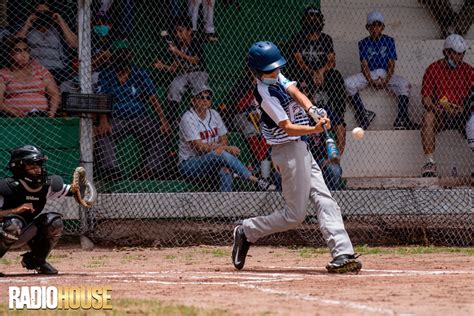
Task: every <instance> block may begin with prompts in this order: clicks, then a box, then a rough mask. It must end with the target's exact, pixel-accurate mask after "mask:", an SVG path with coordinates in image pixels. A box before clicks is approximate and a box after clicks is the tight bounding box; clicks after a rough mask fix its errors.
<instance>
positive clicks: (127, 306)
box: [0, 297, 232, 316]
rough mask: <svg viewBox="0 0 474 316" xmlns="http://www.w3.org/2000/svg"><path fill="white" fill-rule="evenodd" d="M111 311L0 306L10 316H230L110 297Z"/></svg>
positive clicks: (196, 308)
mask: <svg viewBox="0 0 474 316" xmlns="http://www.w3.org/2000/svg"><path fill="white" fill-rule="evenodd" d="M111 303H112V307H113V309H112V310H109V311H100V310H97V311H92V310H89V311H85V310H75V311H74V310H69V311H66V310H65V311H61V310H58V311H48V310H44V311H42V310H39V311H34V312H33V313H32V311H27V310H19V311H11V310H9V309H8V305H4V304H2V305H0V315H12V316H27V315H31V314H33V315H35V316H36V315H38V316H49V315H60V316H70V315H71V316H73V315H89V314H91V315H104V316H121V315H147V316H148V315H150V316H151V315H176V316H178V315H183V316H224V315H232V313H230V312H229V311H226V310H221V309H203V308H198V307H194V306H189V305H168V304H165V303H163V302H158V301H156V300H145V299H115V300H114V299H113V297H112V301H111Z"/></svg>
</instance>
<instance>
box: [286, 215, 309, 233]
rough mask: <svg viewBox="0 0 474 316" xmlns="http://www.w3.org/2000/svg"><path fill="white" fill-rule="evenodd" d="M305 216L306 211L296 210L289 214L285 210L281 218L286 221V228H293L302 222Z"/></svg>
mask: <svg viewBox="0 0 474 316" xmlns="http://www.w3.org/2000/svg"><path fill="white" fill-rule="evenodd" d="M305 217H306V212H298V213H291V214H290V213H288V212H287V213H286V214H285V216H283V219H284V220H285V222H286V227H287V229H293V228H296V227H297V226H298V225H300V224H301V223H303V221H304V219H305Z"/></svg>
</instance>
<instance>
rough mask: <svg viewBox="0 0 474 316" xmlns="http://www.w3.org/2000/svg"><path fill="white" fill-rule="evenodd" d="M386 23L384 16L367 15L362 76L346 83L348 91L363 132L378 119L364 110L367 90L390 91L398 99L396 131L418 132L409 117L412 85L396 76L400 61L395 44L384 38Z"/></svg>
mask: <svg viewBox="0 0 474 316" xmlns="http://www.w3.org/2000/svg"><path fill="white" fill-rule="evenodd" d="M384 21H385V19H384V16H383V14H382V13H380V12H378V11H373V12H370V13H369V14H368V16H367V24H366V28H367V30H368V31H369V33H370V36H368V37H366V38H364V39H363V40H361V41H360V42H359V57H360V62H361V68H362V72H361V73H358V74H355V75H353V76H350V77H348V78H347V79H346V80H345V86H346V91H347V93H348V94H349V97H350V99H351V102H352V105H353V106H354V110H355V112H356V118H357V120H358V121H359V124H360V126H361V127H362V128H363V129H367V128H368V127H369V125H370V123H371V122H372V121H373V120H374V118H375V113H374V112H372V111H368V110H366V109H365V106H364V104H363V102H362V99H361V98H360V95H359V91H360V90H362V89H364V88H365V87H367V86H370V87H372V88H374V89H388V90H390V91H391V92H393V93H394V94H395V95H396V96H397V97H398V115H397V118H396V119H395V122H394V123H393V126H394V128H395V129H418V128H419V126H418V125H417V124H414V123H412V122H411V121H410V119H409V117H408V103H409V95H410V88H411V85H410V83H409V82H408V81H407V80H406V79H405V78H403V77H401V76H398V75H396V74H395V73H394V71H395V61H396V60H397V51H396V48H395V40H394V39H393V38H392V37H390V36H387V35H384V34H382V32H383V30H384V28H385V24H384V23H385V22H384Z"/></svg>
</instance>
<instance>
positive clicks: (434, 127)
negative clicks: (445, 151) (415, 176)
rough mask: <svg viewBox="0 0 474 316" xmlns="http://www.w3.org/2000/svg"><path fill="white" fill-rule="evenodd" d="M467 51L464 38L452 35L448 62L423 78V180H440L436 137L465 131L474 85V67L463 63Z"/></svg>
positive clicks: (429, 70) (435, 66)
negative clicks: (471, 91)
mask: <svg viewBox="0 0 474 316" xmlns="http://www.w3.org/2000/svg"><path fill="white" fill-rule="evenodd" d="M466 49H467V45H466V42H465V40H464V38H462V36H460V35H458V34H451V35H450V36H448V37H447V38H446V40H445V42H444V50H443V54H444V58H443V59H440V60H438V61H436V62H434V63H432V64H431V65H429V66H428V68H427V69H426V71H425V74H424V76H423V83H422V88H421V96H422V103H423V106H424V107H425V113H424V114H423V125H422V129H421V142H422V145H423V151H424V153H425V156H426V163H425V165H424V166H423V170H422V176H423V177H436V176H437V174H436V162H435V159H434V152H435V144H436V140H435V136H436V133H437V132H438V131H441V130H443V129H459V130H460V131H462V130H463V129H464V125H465V123H466V119H467V115H468V109H467V106H468V99H469V91H470V89H471V87H472V86H473V82H474V80H473V79H474V75H473V74H474V73H473V67H472V66H471V65H469V64H467V63H465V62H463V58H464V54H465V52H466Z"/></svg>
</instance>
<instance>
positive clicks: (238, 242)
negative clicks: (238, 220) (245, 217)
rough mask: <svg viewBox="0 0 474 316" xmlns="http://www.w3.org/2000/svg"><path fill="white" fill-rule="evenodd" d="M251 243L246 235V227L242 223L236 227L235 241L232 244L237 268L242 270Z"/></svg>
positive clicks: (233, 257) (233, 259) (234, 262)
mask: <svg viewBox="0 0 474 316" xmlns="http://www.w3.org/2000/svg"><path fill="white" fill-rule="evenodd" d="M249 248H250V243H249V242H248V241H247V237H245V233H244V228H243V227H242V225H239V226H237V227H235V229H234V243H233V245H232V263H233V264H234V267H235V268H236V269H237V270H242V268H243V267H244V265H245V258H246V257H247V252H248V251H249Z"/></svg>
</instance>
